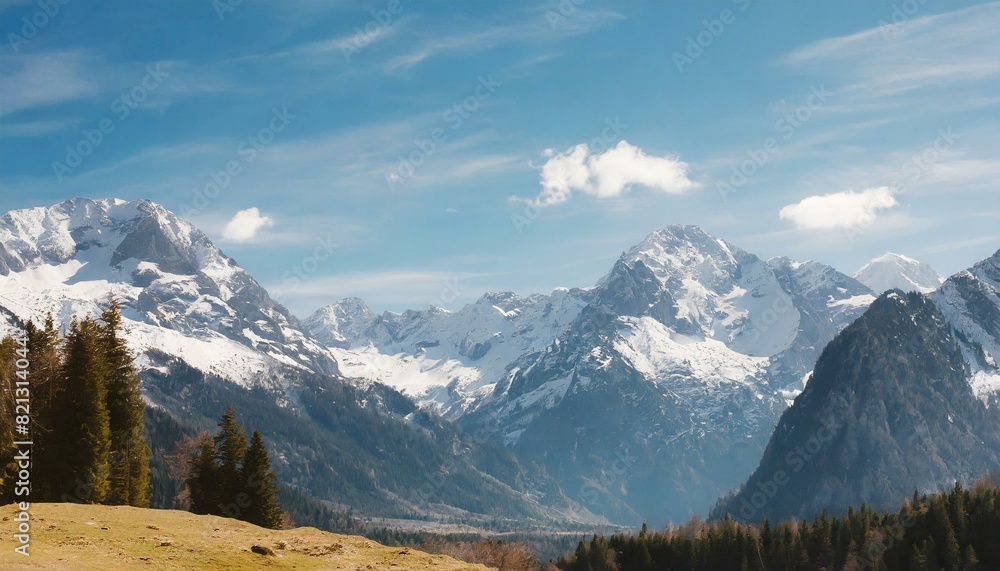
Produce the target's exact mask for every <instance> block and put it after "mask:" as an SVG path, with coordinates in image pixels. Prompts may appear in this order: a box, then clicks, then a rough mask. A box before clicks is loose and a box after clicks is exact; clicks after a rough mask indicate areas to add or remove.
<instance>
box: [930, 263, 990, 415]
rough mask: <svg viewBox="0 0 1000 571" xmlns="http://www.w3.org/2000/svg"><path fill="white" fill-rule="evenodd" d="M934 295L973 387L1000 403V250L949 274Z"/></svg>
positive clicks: (932, 295)
mask: <svg viewBox="0 0 1000 571" xmlns="http://www.w3.org/2000/svg"><path fill="white" fill-rule="evenodd" d="M931 298H932V299H933V300H934V301H935V303H937V305H938V307H939V308H940V309H941V312H942V313H943V314H944V315H945V318H946V319H947V320H948V322H949V324H950V325H951V327H952V329H953V330H954V331H955V333H956V339H957V340H958V343H959V346H960V347H961V349H962V355H963V357H964V358H965V361H966V363H967V364H968V366H969V370H970V371H971V373H972V379H971V383H972V388H973V391H975V393H976V395H977V396H979V397H980V398H982V399H984V400H986V401H989V400H990V399H991V398H994V399H996V400H997V401H998V402H997V404H998V405H1000V250H998V251H997V252H996V253H995V254H993V255H992V256H991V257H989V258H987V259H985V260H983V261H981V262H979V263H978V264H976V265H975V266H973V267H972V268H969V269H968V270H964V271H961V272H958V273H957V274H955V275H953V276H951V277H950V278H948V279H947V280H946V281H945V282H944V284H943V285H942V286H941V288H940V289H938V290H937V291H935V292H934V293H933V294H931Z"/></svg>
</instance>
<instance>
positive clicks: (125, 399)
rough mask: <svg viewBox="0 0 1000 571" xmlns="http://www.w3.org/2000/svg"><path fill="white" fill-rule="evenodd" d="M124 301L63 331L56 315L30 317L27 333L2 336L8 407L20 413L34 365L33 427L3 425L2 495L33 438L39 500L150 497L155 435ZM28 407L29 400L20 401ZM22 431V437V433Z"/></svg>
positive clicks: (1, 378) (145, 501) (1, 377)
mask: <svg viewBox="0 0 1000 571" xmlns="http://www.w3.org/2000/svg"><path fill="white" fill-rule="evenodd" d="M121 320H122V317H121V310H120V309H119V307H118V304H117V303H114V302H112V303H111V305H110V307H109V308H108V309H107V310H105V311H104V312H103V313H102V314H101V317H100V319H99V320H97V319H92V318H90V317H87V318H85V319H83V320H77V319H74V320H73V321H72V323H71V324H70V326H69V331H68V332H67V334H66V336H65V338H64V339H61V340H60V338H59V333H58V331H57V330H56V328H55V324H54V323H53V321H52V317H51V316H49V317H48V318H47V319H46V321H45V324H44V326H43V327H38V326H36V325H35V324H34V323H27V324H25V327H24V333H25V337H26V339H24V340H23V347H22V341H19V340H15V339H14V338H13V337H6V338H4V339H3V340H2V341H0V386H2V387H3V398H2V399H0V408H2V411H0V414H2V415H3V419H4V421H8V420H9V419H11V418H13V416H14V411H15V410H18V408H17V404H19V403H18V402H17V401H16V399H15V398H14V395H15V391H14V390H13V387H14V386H16V382H17V379H18V378H19V377H18V375H17V372H18V370H19V369H17V368H16V367H15V363H16V362H17V361H18V360H21V361H22V362H23V361H24V360H26V361H28V367H27V369H26V371H27V374H26V377H27V381H28V383H29V384H28V386H29V388H30V399H29V402H28V403H27V404H21V406H22V407H24V406H27V407H29V416H30V420H31V422H30V424H29V434H27V435H20V434H19V435H15V434H14V433H13V428H14V427H13V426H12V425H11V424H9V422H8V423H5V424H4V425H3V432H4V434H3V435H2V436H3V443H4V446H3V450H2V454H3V457H2V458H0V462H2V470H0V496H2V498H3V499H4V501H13V500H15V499H19V500H24V499H25V498H23V497H22V498H15V496H14V493H13V491H14V483H15V481H16V480H17V470H18V464H17V463H16V462H15V460H14V456H15V454H17V453H18V449H17V448H16V447H14V446H13V442H14V441H16V440H26V439H30V441H31V442H32V443H33V444H32V446H31V448H30V461H31V486H30V499H31V501H42V502H83V503H99V504H108V505H130V506H137V507H147V506H149V497H150V476H149V456H150V452H149V445H148V444H147V443H146V440H145V438H144V436H143V407H144V405H143V402H142V396H141V393H140V390H139V374H138V371H137V370H136V368H135V365H134V357H133V355H132V353H131V351H130V350H129V348H128V345H127V343H126V341H125V339H124V338H123V336H122V329H121V325H122V323H121ZM23 410H24V409H23V408H22V409H21V411H23ZM15 436H16V437H15Z"/></svg>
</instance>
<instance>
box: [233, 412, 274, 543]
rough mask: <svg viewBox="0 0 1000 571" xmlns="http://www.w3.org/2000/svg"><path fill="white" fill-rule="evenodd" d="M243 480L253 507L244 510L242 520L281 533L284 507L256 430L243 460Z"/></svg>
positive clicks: (262, 443)
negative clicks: (279, 501)
mask: <svg viewBox="0 0 1000 571" xmlns="http://www.w3.org/2000/svg"><path fill="white" fill-rule="evenodd" d="M242 479H243V485H244V491H245V492H246V494H247V495H248V496H249V498H250V504H249V505H248V506H247V507H246V509H245V510H243V512H242V513H243V516H242V517H241V518H240V519H242V520H244V521H248V522H250V523H252V524H255V525H259V526H261V527H269V528H271V529H279V528H280V527H281V506H280V505H278V485H277V478H276V477H275V476H274V472H273V471H272V470H271V460H270V458H268V455H267V449H266V448H265V446H264V438H263V437H262V436H261V435H260V432H258V431H256V430H255V431H253V436H251V437H250V446H249V447H248V448H247V452H246V455H245V456H244V457H243V466H242Z"/></svg>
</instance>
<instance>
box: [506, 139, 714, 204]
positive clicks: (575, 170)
mask: <svg viewBox="0 0 1000 571" xmlns="http://www.w3.org/2000/svg"><path fill="white" fill-rule="evenodd" d="M545 156H547V157H549V160H548V161H546V162H545V164H544V165H543V166H542V174H541V180H540V183H541V185H542V191H541V193H539V194H538V196H537V197H535V198H534V199H533V200H530V201H529V202H532V203H534V204H536V205H538V206H550V205H553V204H559V203H562V202H566V201H567V200H569V199H570V197H571V196H572V194H573V193H574V192H582V193H584V194H589V195H591V196H596V197H598V198H613V197H617V196H621V195H623V194H625V193H626V192H628V191H629V190H631V188H632V187H633V186H636V185H638V186H645V187H648V188H653V189H657V190H660V191H663V192H666V193H668V194H680V193H682V192H685V191H687V190H691V189H694V188H698V187H699V186H700V185H699V184H698V183H696V182H694V181H692V180H691V179H689V178H688V176H687V173H688V165H687V163H684V162H682V161H680V160H679V159H678V158H677V157H670V156H666V157H655V156H650V155H647V154H646V153H644V152H643V151H642V149H640V148H639V147H636V146H634V145H630V144H629V143H628V141H619V142H618V145H616V146H615V147H612V148H611V149H608V150H607V151H605V152H603V153H592V152H591V151H590V148H589V147H587V145H585V144H580V145H577V146H575V147H572V148H570V149H568V150H567V151H566V152H562V153H561V152H558V151H556V150H555V149H548V150H547V151H545ZM515 200H516V199H515Z"/></svg>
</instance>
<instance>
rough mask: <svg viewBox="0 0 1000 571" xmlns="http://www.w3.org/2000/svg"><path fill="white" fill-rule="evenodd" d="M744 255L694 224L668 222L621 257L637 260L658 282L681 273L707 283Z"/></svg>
mask: <svg viewBox="0 0 1000 571" xmlns="http://www.w3.org/2000/svg"><path fill="white" fill-rule="evenodd" d="M748 256H750V255H749V254H747V253H746V252H744V251H743V250H741V249H739V248H737V247H735V246H732V245H730V244H728V243H726V242H725V241H723V240H720V239H718V238H715V237H714V236H711V235H709V234H708V233H707V232H705V231H704V230H702V229H701V228H699V227H698V226H681V225H671V226H667V227H665V228H661V229H660V230H656V231H654V232H652V233H650V234H649V235H648V236H646V238H644V239H643V240H642V242H639V243H638V244H636V245H635V246H633V247H632V248H631V249H630V250H629V251H628V252H627V253H626V254H625V255H624V256H622V260H623V261H627V262H635V261H641V262H642V263H643V264H644V265H645V266H646V267H648V268H649V269H650V271H652V272H653V275H655V276H656V277H657V278H660V280H661V281H662V280H669V278H671V277H675V276H677V275H678V273H683V274H685V275H688V276H691V277H693V278H695V279H698V281H701V282H703V283H706V284H707V285H708V284H711V283H712V282H713V280H714V279H715V278H717V277H720V276H719V274H720V271H722V272H727V271H731V270H732V269H733V268H735V266H736V265H737V264H739V263H740V262H741V261H743V260H744V259H745V258H747V257H748ZM751 257H752V256H751Z"/></svg>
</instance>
